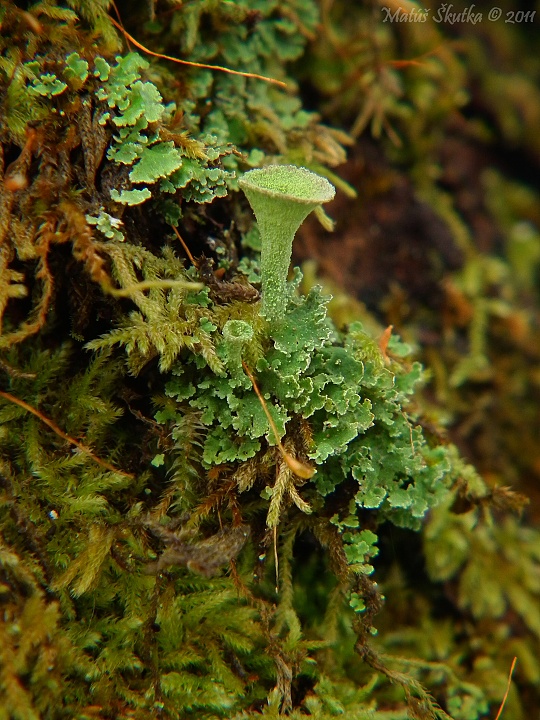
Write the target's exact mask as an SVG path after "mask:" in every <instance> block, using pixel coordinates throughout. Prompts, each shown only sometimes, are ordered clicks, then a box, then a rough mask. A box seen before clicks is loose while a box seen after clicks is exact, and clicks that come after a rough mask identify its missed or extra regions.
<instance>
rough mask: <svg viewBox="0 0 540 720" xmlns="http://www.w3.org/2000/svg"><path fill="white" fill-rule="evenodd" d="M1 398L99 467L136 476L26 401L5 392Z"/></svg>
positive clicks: (0, 391)
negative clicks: (91, 448)
mask: <svg viewBox="0 0 540 720" xmlns="http://www.w3.org/2000/svg"><path fill="white" fill-rule="evenodd" d="M0 396H2V397H3V398H5V399H6V400H9V402H12V403H14V404H15V405H18V406H19V407H22V408H23V409H24V410H27V411H28V412H29V413H32V415H35V416H36V417H37V418H39V419H40V420H41V422H42V423H45V425H47V426H48V427H50V428H51V430H52V431H53V432H55V433H56V434H57V435H59V436H60V437H61V438H62V439H63V440H67V442H69V443H71V444H72V445H75V447H77V448H79V450H81V451H82V452H83V453H85V454H86V455H88V456H89V457H91V458H92V460H93V461H94V462H97V463H98V465H101V466H102V467H104V468H107V470H110V471H111V472H115V473H118V474H119V475H124V477H128V478H132V477H134V475H132V474H131V473H127V472H124V471H123V470H117V469H116V468H115V467H114V465H111V464H110V463H108V462H107V461H106V460H102V459H101V458H99V457H98V456H97V455H94V453H93V452H92V451H91V450H90V449H89V448H87V447H86V445H83V444H82V443H81V442H79V441H78V440H75V438H72V437H71V436H70V435H67V434H66V433H65V432H64V431H63V430H61V429H60V428H59V427H58V425H57V424H56V423H55V422H53V421H52V420H50V419H49V418H48V417H46V416H45V415H43V413H42V412H40V411H39V410H37V409H36V408H35V407H32V405H29V404H28V403H26V402H25V401H24V400H21V399H20V398H18V397H15V395H11V394H10V393H7V392H4V391H3V390H0Z"/></svg>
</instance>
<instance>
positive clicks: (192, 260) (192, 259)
mask: <svg viewBox="0 0 540 720" xmlns="http://www.w3.org/2000/svg"><path fill="white" fill-rule="evenodd" d="M171 227H172V229H173V230H174V232H175V233H176V237H177V238H178V239H179V240H180V244H181V245H182V247H183V248H184V250H185V252H186V255H187V256H188V258H189V259H190V261H191V264H192V265H193V267H197V263H196V262H195V258H194V257H193V255H192V254H191V252H190V250H189V248H188V246H187V245H186V242H185V240H184V238H183V237H182V236H181V235H180V233H179V232H178V230H177V229H176V227H175V226H174V225H171Z"/></svg>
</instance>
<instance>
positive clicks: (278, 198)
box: [239, 165, 335, 323]
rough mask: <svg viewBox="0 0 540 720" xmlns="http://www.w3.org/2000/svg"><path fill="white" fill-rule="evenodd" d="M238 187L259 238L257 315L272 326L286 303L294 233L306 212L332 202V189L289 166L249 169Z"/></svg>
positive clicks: (322, 179) (319, 178)
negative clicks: (250, 209) (259, 296)
mask: <svg viewBox="0 0 540 720" xmlns="http://www.w3.org/2000/svg"><path fill="white" fill-rule="evenodd" d="M239 185H240V187H241V188H242V190H243V191H244V192H245V194H246V196H247V198H248V200H249V202H250V204H251V207H252V208H253V211H254V213H255V216H256V217H257V224H258V227H259V233H260V236H261V283H262V293H263V294H262V305H261V312H262V314H263V315H264V316H265V317H266V318H267V319H268V321H269V322H271V323H276V322H277V321H279V320H281V318H282V317H283V313H284V311H285V307H286V304H287V295H286V289H285V283H286V279H287V272H288V269H289V264H290V262H291V255H292V243H293V240H294V236H295V234H296V231H297V230H298V228H299V227H300V225H301V224H302V222H303V221H304V220H305V219H306V217H307V216H308V215H309V213H310V212H312V211H313V210H315V209H316V208H317V207H319V206H320V205H321V204H322V203H326V202H329V201H330V200H332V199H333V197H334V194H335V190H334V187H333V186H332V185H331V184H330V183H329V182H328V180H326V179H325V178H323V177H320V176H319V175H315V173H312V172H309V170H306V169H305V168H298V167H295V166H293V165H271V166H269V167H266V168H261V169H258V170H251V171H250V172H249V173H246V174H245V175H244V176H243V177H242V178H241V179H240V180H239Z"/></svg>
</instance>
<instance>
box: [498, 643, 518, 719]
mask: <svg viewBox="0 0 540 720" xmlns="http://www.w3.org/2000/svg"><path fill="white" fill-rule="evenodd" d="M516 662H517V657H515V658H514V659H513V660H512V665H511V667H510V672H509V673H508V683H507V685H506V692H505V693H504V697H503V699H502V703H501V707H500V708H499V712H498V713H497V717H496V718H495V720H499V718H500V717H501V715H502V711H503V708H504V706H505V704H506V700H507V698H508V693H509V692H510V685H511V683H512V675H513V673H514V668H515V667H516Z"/></svg>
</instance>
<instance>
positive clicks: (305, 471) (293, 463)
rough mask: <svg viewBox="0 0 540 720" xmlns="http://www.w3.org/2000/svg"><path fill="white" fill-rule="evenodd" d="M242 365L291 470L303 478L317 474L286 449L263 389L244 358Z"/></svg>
mask: <svg viewBox="0 0 540 720" xmlns="http://www.w3.org/2000/svg"><path fill="white" fill-rule="evenodd" d="M242 367H243V368H244V370H245V372H246V375H247V376H248V378H249V379H250V380H251V384H252V385H253V389H254V390H255V395H257V397H258V399H259V402H260V403H261V405H262V409H263V410H264V414H265V415H266V418H267V420H268V423H269V424H270V427H271V428H272V432H273V434H274V438H275V441H276V445H277V448H278V450H279V452H280V453H281V455H282V456H283V459H284V460H285V462H286V464H287V466H288V468H289V470H292V472H293V473H294V474H295V475H298V477H300V478H302V479H303V480H309V479H310V478H312V477H313V476H314V475H315V470H314V469H313V468H311V467H309V465H305V464H304V463H303V462H300V460H297V459H296V458H293V457H292V456H291V455H289V453H288V452H287V451H286V450H285V448H284V447H283V444H282V442H281V440H280V439H279V433H278V430H277V427H276V423H275V422H274V418H273V417H272V416H271V415H270V411H269V410H268V408H267V406H266V401H265V399H264V398H263V396H262V394H261V391H260V390H259V388H258V386H257V383H256V382H255V378H254V377H253V375H252V373H251V371H250V369H249V368H248V366H247V365H246V363H245V362H244V361H243V360H242Z"/></svg>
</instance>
